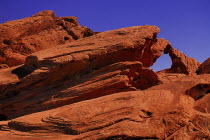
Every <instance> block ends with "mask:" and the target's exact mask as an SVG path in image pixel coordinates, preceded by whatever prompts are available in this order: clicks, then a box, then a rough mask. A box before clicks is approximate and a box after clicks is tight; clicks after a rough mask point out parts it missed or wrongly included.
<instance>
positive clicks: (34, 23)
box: [0, 11, 94, 66]
mask: <svg viewBox="0 0 210 140" xmlns="http://www.w3.org/2000/svg"><path fill="white" fill-rule="evenodd" d="M93 34H94V33H93V31H91V30H90V29H88V28H87V27H85V26H80V25H79V23H78V21H77V19H76V18H75V17H56V16H55V14H54V12H53V11H43V12H40V13H37V14H35V15H33V16H32V17H28V18H24V19H20V20H14V21H9V22H6V23H3V24H0V46H1V47H0V64H2V63H4V64H8V65H9V66H16V65H20V64H23V63H24V60H25V57H26V56H27V55H28V54H31V53H33V52H36V51H40V50H43V49H47V48H50V47H54V46H56V45H60V44H64V43H67V42H71V41H73V40H76V39H79V38H83V37H87V36H90V35H93Z"/></svg>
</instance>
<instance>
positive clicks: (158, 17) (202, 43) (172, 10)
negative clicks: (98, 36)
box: [0, 0, 210, 70]
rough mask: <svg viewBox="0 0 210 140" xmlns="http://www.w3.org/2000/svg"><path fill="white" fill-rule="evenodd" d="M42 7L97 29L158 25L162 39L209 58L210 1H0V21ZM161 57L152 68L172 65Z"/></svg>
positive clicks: (31, 12)
mask: <svg viewBox="0 0 210 140" xmlns="http://www.w3.org/2000/svg"><path fill="white" fill-rule="evenodd" d="M43 10H53V11H54V12H55V14H56V15H57V16H76V17H77V18H78V20H79V22H80V24H81V25H83V26H87V27H89V28H90V29H92V30H94V31H108V30H113V29H118V28H124V27H130V26H141V25H146V24H147V25H156V26H158V27H159V28H160V29H161V32H160V33H159V35H158V37H159V38H165V39H167V40H168V41H170V42H171V44H172V45H173V47H174V48H176V49H178V50H180V51H182V52H183V53H185V54H186V55H187V56H190V57H193V58H195V59H197V60H198V61H199V62H203V61H204V60H206V59H207V58H208V57H210V55H209V53H210V0H103V1H102V0H0V23H3V22H6V21H10V20H16V19H21V18H24V17H29V16H31V15H33V14H35V13H37V12H40V11H43ZM170 63H171V61H170V59H169V58H168V57H167V56H165V55H164V56H163V57H161V58H160V59H159V60H158V62H157V63H156V65H155V66H153V68H154V69H155V70H160V69H163V68H165V67H170Z"/></svg>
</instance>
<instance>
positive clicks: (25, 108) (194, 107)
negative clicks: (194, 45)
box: [0, 11, 210, 140]
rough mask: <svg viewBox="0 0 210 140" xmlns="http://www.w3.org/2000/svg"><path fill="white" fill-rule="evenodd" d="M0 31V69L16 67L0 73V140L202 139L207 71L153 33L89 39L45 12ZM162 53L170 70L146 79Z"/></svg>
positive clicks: (72, 23) (139, 29) (209, 126)
mask: <svg viewBox="0 0 210 140" xmlns="http://www.w3.org/2000/svg"><path fill="white" fill-rule="evenodd" d="M4 26H5V27H4ZM1 27H2V29H3V30H2V31H4V32H2V34H1V35H0V40H1V38H2V43H3V45H1V50H0V56H1V57H0V62H1V63H6V64H8V65H9V66H13V65H17V64H22V65H18V66H15V67H11V68H8V66H7V65H6V64H1V65H0V77H1V78H0V139H1V140H10V139H26V140H27V139H30V140H38V139H49V140H57V139H64V140H69V139H72V140H83V139H85V140H102V139H103V140H108V139H109V140H110V139H111V140H119V139H123V140H124V139H125V140H130V139H175V140H180V139H186V140H188V139H189V140H191V139H210V135H209V134H210V133H209V132H210V123H209V122H210V114H209V113H210V105H209V99H210V96H209V95H210V94H209V93H210V74H204V73H206V70H207V69H208V66H207V65H208V64H205V63H206V62H204V63H203V64H202V65H200V64H199V63H198V62H197V61H196V60H195V59H193V58H190V57H187V56H186V55H184V54H183V53H181V52H180V51H178V50H176V49H175V48H173V47H172V46H171V44H170V43H169V42H168V41H167V40H165V39H158V38H157V34H158V33H159V31H160V30H159V28H158V27H156V26H149V25H145V26H135V27H128V28H122V29H117V30H112V31H107V32H101V33H97V34H96V33H93V32H92V31H91V30H90V29H88V28H86V27H82V26H80V25H79V24H78V22H77V20H76V18H75V17H56V16H55V14H54V13H53V12H52V11H43V12H40V13H37V14H35V15H33V16H32V17H29V18H25V19H22V20H17V21H10V22H7V23H4V24H2V25H1ZM19 30H20V31H19ZM93 34H94V35H93ZM84 37H85V38H84ZM62 39H64V40H65V41H64V42H62V41H63V40H62ZM61 40H62V41H61ZM60 41H61V42H60ZM20 42H22V44H21V45H22V47H20V46H19V47H18V45H20V44H19V43H20ZM31 44H36V45H31ZM24 46H25V47H24ZM25 48H30V49H31V50H30V51H28V52H22V51H23V50H25ZM162 53H166V54H169V56H170V57H171V60H172V66H171V68H168V69H165V70H162V71H159V72H154V71H153V70H152V69H150V68H149V67H150V66H152V65H153V64H154V63H155V61H156V60H157V59H158V58H159V57H160V56H161V55H162ZM19 60H21V61H19ZM23 60H24V61H23ZM198 69H199V70H198ZM203 71H205V72H203ZM197 73H200V74H202V75H196V74H197ZM207 73H208V72H207Z"/></svg>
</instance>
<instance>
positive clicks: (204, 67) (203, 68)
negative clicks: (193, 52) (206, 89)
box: [197, 58, 210, 74]
mask: <svg viewBox="0 0 210 140" xmlns="http://www.w3.org/2000/svg"><path fill="white" fill-rule="evenodd" d="M197 73H198V74H210V58H208V59H207V60H205V61H204V62H203V63H202V64H201V65H200V67H199V68H198V71H197Z"/></svg>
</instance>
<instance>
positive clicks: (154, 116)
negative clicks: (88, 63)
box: [0, 75, 210, 140]
mask: <svg viewBox="0 0 210 140" xmlns="http://www.w3.org/2000/svg"><path fill="white" fill-rule="evenodd" d="M209 79H210V76H209V75H203V76H194V77H188V78H182V79H180V80H179V81H176V82H171V83H166V84H162V85H158V86H154V88H151V89H147V90H145V91H130V92H122V93H118V94H113V95H108V96H104V97H100V98H97V99H92V100H89V101H83V102H79V103H76V104H72V105H66V106H63V107H60V108H57V109H53V110H49V111H44V112H40V113H35V114H31V115H27V116H23V117H20V118H16V119H13V120H11V121H5V122H2V123H1V124H0V126H1V129H2V130H5V131H6V130H7V131H10V132H11V133H12V134H15V135H14V136H12V135H11V134H10V135H9V134H7V135H8V136H9V137H11V138H15V137H16V138H17V137H18V135H24V136H25V137H26V136H27V137H28V138H34V137H41V138H42V137H43V138H44V137H45V135H48V138H49V139H56V138H64V139H72V140H73V139H87V140H89V139H90V140H91V139H199V138H204V139H208V138H209V126H210V123H209V120H210V117H209V112H208V109H209V107H208V106H209V105H208V102H206V101H207V100H208V95H209V94H206V95H204V96H203V97H202V98H199V99H194V98H191V95H190V93H189V90H192V89H193V88H194V87H196V86H198V85H202V84H204V83H206V84H208V85H210V81H209ZM199 80H200V81H199ZM177 86H179V87H180V88H179V89H178V90H177V89H176V88H175V87H177ZM171 87H174V88H171ZM206 88H207V89H208V90H209V89H210V86H208V87H206ZM201 90H205V88H204V89H201ZM203 103H207V105H208V106H207V105H206V106H205V105H203ZM201 105H202V106H204V107H205V108H202V107H201ZM199 107H200V108H201V109H200V108H199ZM205 109H207V110H206V111H205ZM7 133H8V132H7ZM16 135H17V136H16Z"/></svg>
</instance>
